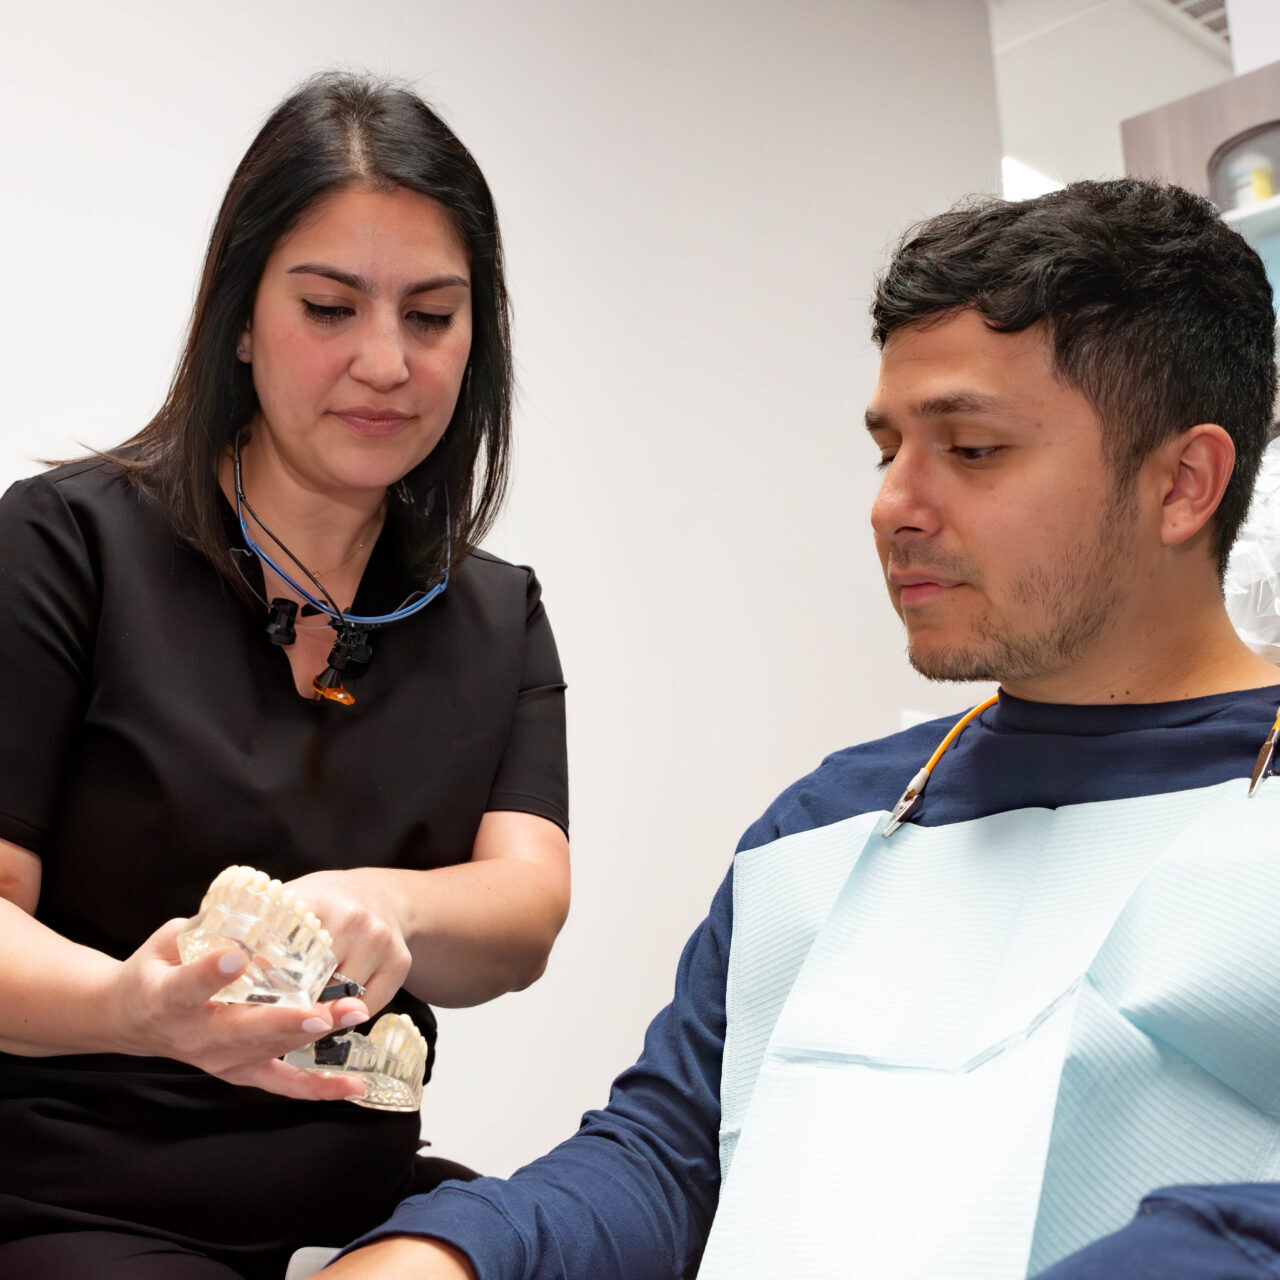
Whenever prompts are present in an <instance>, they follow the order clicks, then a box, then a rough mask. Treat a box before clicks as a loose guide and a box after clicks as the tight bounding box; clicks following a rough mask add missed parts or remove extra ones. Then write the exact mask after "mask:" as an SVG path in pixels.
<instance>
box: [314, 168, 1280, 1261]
mask: <svg viewBox="0 0 1280 1280" xmlns="http://www.w3.org/2000/svg"><path fill="white" fill-rule="evenodd" d="M873 318H874V325H875V337H876V340H877V342H878V343H879V344H880V346H881V350H882V358H881V366H880V377H879V381H878V383H877V385H876V388H875V391H874V394H873V395H872V398H871V404H870V407H869V408H868V410H867V428H868V431H869V434H870V438H871V442H872V444H873V445H874V447H875V449H876V450H877V451H878V453H879V457H880V467H881V469H882V471H883V480H882V482H881V485H880V490H879V493H878V496H877V497H876V500H875V503H874V506H873V508H872V512H871V523H872V527H873V529H874V532H875V541H876V545H877V547H878V549H879V553H880V559H881V562H882V563H883V565H884V570H885V578H886V581H887V583H888V588H889V595H890V598H891V600H892V602H893V606H894V608H895V609H896V610H897V611H898V613H899V614H900V615H901V617H902V620H903V622H904V624H905V627H906V633H907V642H908V647H909V653H910V658H911V662H912V663H913V665H914V666H915V667H916V669H917V670H919V671H921V672H923V673H924V674H925V675H926V676H929V677H931V678H933V679H937V680H992V681H996V682H998V684H999V701H998V702H997V703H996V704H995V705H991V706H989V707H987V708H986V709H985V710H983V711H982V712H981V714H980V715H978V716H977V718H975V719H974V720H972V721H971V722H970V723H969V724H968V725H967V726H966V727H965V728H963V730H962V731H961V732H960V734H959V736H958V737H956V738H955V740H954V741H953V742H952V744H951V745H950V746H949V747H948V748H947V750H945V752H943V753H942V754H941V756H940V758H939V759H938V760H937V762H936V764H935V765H934V767H933V770H932V773H930V774H929V775H928V783H927V787H926V786H925V778H924V777H923V776H922V773H923V769H922V767H923V766H924V765H925V763H926V761H928V760H930V757H931V755H932V754H933V752H934V749H935V747H937V746H938V745H939V743H940V741H941V740H942V739H943V737H944V735H945V734H946V732H947V730H948V729H949V728H950V727H951V725H952V723H953V722H954V720H955V717H952V718H949V719H947V720H945V721H938V722H936V723H933V724H929V725H923V726H920V727H918V728H915V729H911V730H908V731H907V732H905V733H899V734H895V735H894V736H892V737H890V738H885V739H882V740H880V741H878V742H872V743H867V744H864V745H862V746H858V747H853V748H851V749H849V750H847V751H843V752H840V753H838V754H836V755H833V756H831V757H830V758H829V759H827V760H826V761H824V762H823V764H822V765H821V767H820V768H819V769H817V770H816V771H815V772H814V773H812V774H810V775H809V776H808V777H807V778H804V779H802V780H801V781H800V782H798V783H797V784H796V785H795V786H794V787H792V788H791V789H790V790H789V791H787V792H785V793H784V794H783V795H782V797H781V798H780V799H778V800H777V801H776V802H775V803H774V804H773V806H772V807H771V808H770V809H769V810H768V812H767V813H766V814H765V815H764V817H763V818H761V819H760V821H759V822H757V823H756V824H755V826H753V827H752V828H751V829H750V830H749V831H748V832H747V834H746V835H745V836H744V838H743V840H742V843H741V845H740V847H739V852H738V855H737V857H736V859H735V862H734V867H733V872H732V875H731V877H730V879H728V880H726V882H725V884H724V886H723V887H722V888H721V890H720V892H719V893H718V894H717V896H716V899H715V901H714V903H713V905H712V908H711V913H710V915H709V917H708V918H707V920H706V921H705V922H704V924H703V925H702V926H701V927H700V928H699V929H698V931H697V932H696V933H695V934H694V936H693V938H692V939H691V940H690V942H689V944H688V946H687V947H686V949H685V952H684V955H683V958H682V959H681V962H680V968H679V973H678V976H677V980H676V991H675V998H674V1000H673V1002H672V1004H671V1005H670V1006H669V1007H668V1008H667V1009H665V1010H664V1011H663V1012H662V1013H660V1014H659V1015H658V1017H657V1018H656V1019H655V1020H654V1022H653V1024H652V1026H651V1027H650V1029H649V1032H648V1036H647V1039H646V1042H645V1049H644V1053H643V1055H642V1057H641V1058H640V1061H639V1062H638V1063H637V1064H636V1065H635V1066H634V1067H632V1068H631V1069H630V1070H628V1071H626V1072H624V1073H623V1075H622V1076H620V1077H619V1079H618V1080H617V1082H616V1083H615V1085H614V1088H613V1092H612V1096H611V1100H610V1103H609V1106H608V1107H607V1108H606V1109H605V1110H604V1111H600V1112H592V1113H590V1114H589V1115H587V1117H586V1118H585V1119H584V1121H583V1125H582V1128H581V1129H580V1130H579V1132H578V1133H577V1135H576V1136H574V1137H573V1138H571V1139H569V1141H567V1142H565V1143H563V1144H562V1145H561V1146H559V1147H558V1148H556V1149H555V1150H554V1151H552V1152H551V1153H550V1154H549V1155H547V1156H545V1157H544V1158H542V1159H541V1160H538V1161H536V1162H534V1163H533V1164H531V1165H529V1166H528V1167H526V1168H524V1169H522V1170H520V1171H519V1172H518V1173H517V1174H516V1175H515V1176H514V1177H513V1178H511V1179H509V1180H506V1181H502V1180H497V1179H482V1180H480V1181H478V1182H473V1183H470V1184H446V1186H445V1187H443V1188H442V1189H441V1190H439V1191H437V1192H436V1193H434V1194H433V1195H431V1196H428V1197H425V1198H422V1199H415V1200H409V1201H407V1202H406V1203H405V1204H404V1205H403V1206H401V1208H400V1209H399V1211H398V1212H397V1213H396V1214H395V1216H394V1217H393V1218H392V1219H391V1220H390V1221H389V1222H388V1223H387V1224H386V1225H385V1226H383V1227H382V1228H380V1229H379V1230H378V1231H376V1232H374V1233H372V1234H371V1235H370V1236H368V1237H366V1238H365V1240H364V1241H363V1242H362V1247H359V1248H357V1249H356V1250H355V1251H353V1252H351V1253H349V1254H347V1255H346V1256H344V1257H343V1258H342V1259H340V1260H338V1261H337V1262H336V1263H335V1264H334V1265H333V1266H332V1268H331V1269H330V1270H328V1271H326V1272H325V1276H326V1280H327V1277H329V1276H332V1277H333V1280H347V1278H349V1277H377V1278H378V1280H400V1278H401V1277H413V1278H414V1280H425V1278H427V1277H471V1276H476V1275H478V1276H479V1277H481V1280H515V1278H517V1277H519V1278H528V1280H534V1278H537V1280H551V1278H552V1277H569V1278H570V1280H623V1278H634V1280H655V1278H657V1277H680V1276H683V1275H686V1274H692V1272H693V1271H694V1270H695V1269H696V1268H698V1265H699V1260H700V1259H701V1267H700V1270H698V1275H699V1277H700V1278H701V1280H729V1278H732V1280H744V1277H746V1278H751V1277H760V1278H762V1280H763V1278H764V1277H768V1278H770V1280H777V1278H778V1277H787V1278H792V1277H828V1276H844V1275H857V1276H867V1277H876V1278H880V1277H893V1278H896V1277H920V1278H922V1280H923V1278H928V1280H934V1278H937V1280H958V1278H961V1277H973V1278H974V1280H979V1278H980V1280H1005V1278H1008V1280H1012V1278H1013V1277H1019V1276H1025V1275H1027V1274H1029V1273H1034V1274H1039V1273H1041V1272H1043V1271H1045V1269H1046V1268H1047V1269H1048V1270H1047V1273H1046V1275H1047V1276H1050V1277H1053V1280H1068V1278H1070V1280H1082V1278H1083V1277H1095V1278H1096V1277H1104V1276H1105V1277H1112V1276H1115V1277H1120V1276H1125V1277H1128V1276H1139V1275H1141V1276H1165V1277H1173V1276H1177V1277H1186V1278H1187V1280H1191V1278H1192V1277H1194V1278H1195V1280H1202V1278H1207V1277H1210V1276H1212V1277H1214V1278H1215V1280H1226V1278H1227V1277H1231V1278H1239V1280H1244V1278H1245V1277H1255V1276H1257V1277H1262V1276H1268V1277H1273V1278H1274V1277H1275V1276H1276V1275H1280V1188H1277V1187H1271V1186H1268V1185H1267V1183H1268V1181H1270V1180H1273V1179H1276V1180H1280V834H1278V833H1280V780H1276V779H1271V780H1269V781H1266V780H1264V781H1262V783H1261V785H1260V786H1259V787H1258V789H1257V792H1256V794H1254V795H1252V796H1251V795H1250V778H1251V774H1252V773H1253V771H1254V766H1255V759H1256V758H1257V757H1258V755H1259V748H1260V747H1261V746H1262V745H1263V743H1264V742H1265V741H1266V740H1267V738H1268V735H1269V733H1270V732H1271V729H1272V722H1273V720H1275V717H1276V704H1277V702H1278V701H1280V688H1277V687H1276V686H1277V675H1276V673H1275V671H1274V670H1273V668H1272V667H1271V666H1270V665H1269V664H1268V663H1266V662H1264V661H1263V660H1262V659H1260V658H1259V657H1257V656H1255V655H1254V654H1253V653H1252V652H1251V651H1250V650H1249V649H1248V648H1246V646H1245V645H1244V644H1243V643H1242V642H1241V641H1240V640H1239V639H1238V638H1237V636H1236V634H1235V632H1234V631H1233V630H1232V627H1231V625H1230V623H1229V621H1228V619H1227V615H1226V612H1225V610H1224V607H1223V602H1222V598H1221V594H1220V590H1219V582H1220V574H1221V571H1222V568H1223V565H1224V563H1225V559H1226V555H1227V552H1228V549H1229V548H1230V546H1231V543H1232V540H1233V538H1234V537H1235V535H1236V531H1237V529H1238V528H1239V525H1240V522H1241V521H1242V519H1243V518H1244V515H1245V512H1246V510H1247V508H1248V505H1249V496H1250V491H1251V488H1252V485H1253V481H1254V476H1255V474H1256V471H1257V468H1258V464H1259V460H1260V456H1261V453H1262V449H1263V445H1264V443H1265V440H1266V437H1267V432H1268V426H1269V423H1270V420H1271V410H1272V400H1273V396H1274V390H1275V370H1274V353H1273V323H1274V317H1273V315H1272V310H1271V290H1270V288H1269V287H1268V285H1267V281H1266V278H1265V275H1264V273H1263V269H1262V265H1261V263H1260V262H1259V260H1258V258H1257V257H1256V255H1255V254H1254V253H1253V252H1252V251H1251V250H1250V249H1249V248H1247V247H1246V245H1245V244H1244V242H1243V241H1242V240H1241V239H1240V237H1239V236H1237V235H1236V234H1235V233H1234V232H1233V231H1231V230H1230V229H1229V228H1228V227H1226V226H1225V225H1224V224H1223V223H1222V221H1221V220H1220V219H1219V218H1218V216H1217V215H1216V213H1215V211H1214V210H1213V208H1212V206H1210V205H1209V204H1208V203H1206V202H1205V201H1202V200H1200V199H1198V198H1196V197H1193V196H1191V195H1189V194H1187V193H1186V192H1184V191H1180V190H1178V189H1177V188H1171V187H1161V186H1156V185H1154V184H1149V183H1141V182H1136V181H1117V182H1102V183H1077V184H1074V185H1072V186H1070V187H1068V188H1067V189H1066V190H1065V191H1061V192H1057V193H1054V194H1052V195H1048V196H1043V197H1040V198H1039V199H1036V200H1030V201H1026V202H1022V203H1009V202H1005V201H988V202H985V203H982V204H977V205H970V206H967V207H962V208H958V209H955V210H952V211H951V212H949V213H946V214H943V215H942V216H941V217H938V218H935V219H933V220H932V221H929V222H927V223H925V224H923V225H922V226H920V227H917V228H915V229H914V230H913V231H912V232H911V233H909V235H908V237H907V238H906V239H905V240H904V242H903V243H902V245H901V246H900V247H899V249H898V251H897V253H896V255H895V257H894V258H893V261H892V262H891V264H890V266H889V268H888V270H887V272H886V274H885V276H884V278H883V279H882V280H881V282H880V284H879V287H878V290H877V293H876V299H875V303H874V306H873ZM1264 772H1265V771H1264ZM909 785H910V790H911V791H912V792H913V793H914V800H913V801H912V797H911V796H907V797H905V799H906V800H907V801H912V802H911V803H909V804H907V805H905V806H900V805H898V801H899V797H900V796H901V795H902V794H903V792H904V789H907V788H908V786H909ZM895 806H897V807H898V814H899V816H901V817H902V818H903V819H904V820H903V821H902V822H901V823H900V824H899V825H896V829H893V830H888V829H886V828H887V825H888V824H889V819H890V814H891V813H893V812H895ZM904 807H905V812H902V809H903V808H904ZM1172 1184H1194V1185H1172ZM1140 1202H1142V1203H1141V1210H1140V1211H1139V1212H1138V1214H1137V1217H1136V1218H1133V1220H1132V1221H1131V1222H1130V1221H1129V1220H1130V1219H1131V1218H1132V1217H1133V1215H1134V1213H1135V1210H1136V1209H1138V1207H1139V1203H1140ZM1126 1224H1128V1225H1126ZM1138 1260H1140V1263H1139V1261H1138Z"/></svg>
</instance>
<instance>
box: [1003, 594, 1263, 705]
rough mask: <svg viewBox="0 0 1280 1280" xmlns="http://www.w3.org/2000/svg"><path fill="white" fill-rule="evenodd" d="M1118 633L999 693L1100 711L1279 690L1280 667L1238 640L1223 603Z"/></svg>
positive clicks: (1007, 684) (1006, 683) (1012, 682)
mask: <svg viewBox="0 0 1280 1280" xmlns="http://www.w3.org/2000/svg"><path fill="white" fill-rule="evenodd" d="M1120 628H1123V630H1120ZM1116 630H1117V631H1119V634H1113V635H1112V636H1111V637H1110V640H1111V643H1102V644H1100V645H1098V646H1097V647H1096V648H1095V650H1094V651H1093V652H1092V653H1090V654H1088V655H1086V656H1084V657H1083V658H1081V659H1080V660H1078V661H1076V662H1074V663H1072V664H1070V665H1069V666H1064V667H1063V668H1062V669H1061V670H1058V671H1053V672H1048V673H1045V674H1044V675H1042V676H1038V677H1035V678H1032V679H1027V680H1017V679H1014V680H1002V681H1001V682H1000V687H1001V689H1002V690H1004V691H1005V692H1006V693H1011V694H1013V695H1014V696H1015V697H1019V698H1025V699H1026V700H1027V701H1029V702H1056V703H1067V704H1073V705H1078V706H1102V705H1105V704H1108V703H1120V702H1179V701H1182V700H1184V699H1186V698H1203V697H1207V696H1208V695H1210V694H1215V693H1232V692H1235V691H1238V690H1242V689H1261V688H1265V687H1267V686H1269V685H1277V684H1280V668H1277V667H1275V666H1273V665H1272V664H1271V663H1270V662H1268V661H1266V659H1264V658H1260V657H1259V656H1258V655H1257V654H1256V653H1254V652H1253V650H1252V649H1250V648H1249V646H1248V645H1246V644H1245V643H1244V641H1243V640H1241V639H1240V637H1239V635H1238V634H1237V633H1236V630H1235V628H1234V627H1233V626H1232V625H1231V620H1230V619H1229V618H1228V617H1227V613H1226V610H1225V609H1224V608H1223V607H1222V606H1221V604H1220V603H1218V604H1217V605H1216V607H1214V608H1213V609H1207V610H1200V611H1196V610H1187V611H1186V612H1185V613H1184V614H1183V615H1182V617H1180V618H1177V619H1171V620H1168V621H1167V623H1165V624H1163V625H1161V626H1150V627H1148V628H1145V629H1144V628H1141V627H1134V626H1132V625H1129V626H1127V627H1126V626H1125V624H1124V623H1120V624H1118V627H1117V628H1116Z"/></svg>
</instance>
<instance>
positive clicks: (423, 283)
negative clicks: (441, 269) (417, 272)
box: [288, 262, 471, 298]
mask: <svg viewBox="0 0 1280 1280" xmlns="http://www.w3.org/2000/svg"><path fill="white" fill-rule="evenodd" d="M288 274H289V275H291V276H298V275H302V276H324V278H325V279H326V280H334V281H336V282H337V283H338V284H342V285H346V287H347V288H348V289H355V290H356V292H357V293H363V294H364V295H365V296H366V297H370V298H371V297H372V296H373V295H374V293H375V292H376V291H375V289H374V287H373V285H372V284H371V283H370V282H369V281H368V280H366V279H365V278H364V276H357V275H352V274H351V272H349V271H339V270H338V268H337V267H327V266H325V265H324V264H323V263H319V262H302V263H299V264H298V265H297V266H296V267H290V268H289V270H288ZM459 285H460V286H461V287H462V288H464V289H469V288H471V282H470V281H469V280H468V279H467V278H466V276H456V275H449V274H445V275H438V276H429V277H428V278H427V279H425V280H415V281H414V283H413V284H411V285H410V286H409V287H408V288H407V289H406V290H405V291H404V296H405V297H406V298H408V297H411V296H412V295H413V294H415V293H431V292H432V291H433V290H436V289H448V288H454V287H457V286H459Z"/></svg>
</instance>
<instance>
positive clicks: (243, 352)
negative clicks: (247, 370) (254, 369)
mask: <svg viewBox="0 0 1280 1280" xmlns="http://www.w3.org/2000/svg"><path fill="white" fill-rule="evenodd" d="M236 359H238V360H243V361H244V362H245V364H252V363H253V334H251V333H250V332H249V326H248V325H245V327H244V332H243V333H242V334H241V335H240V341H239V342H237V343H236Z"/></svg>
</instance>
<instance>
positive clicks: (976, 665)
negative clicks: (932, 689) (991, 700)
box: [907, 644, 1002, 683]
mask: <svg viewBox="0 0 1280 1280" xmlns="http://www.w3.org/2000/svg"><path fill="white" fill-rule="evenodd" d="M907 661H908V662H910V663H911V665H912V666H913V667H914V668H915V669H916V670H917V671H918V672H919V673H920V674H921V675H922V676H924V678H925V679H926V680H937V681H940V682H955V683H960V682H972V681H983V680H995V681H997V682H998V681H999V680H1000V679H1001V678H1002V674H1001V673H998V672H996V671H995V670H994V667H995V664H994V663H993V662H992V660H991V655H990V654H987V653H978V652H975V651H974V650H971V649H934V648H926V647H925V646H923V645H911V644H909V645H908V646H907Z"/></svg>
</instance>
